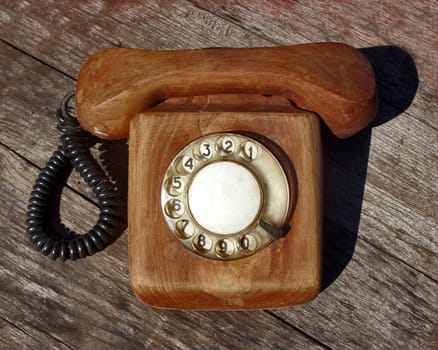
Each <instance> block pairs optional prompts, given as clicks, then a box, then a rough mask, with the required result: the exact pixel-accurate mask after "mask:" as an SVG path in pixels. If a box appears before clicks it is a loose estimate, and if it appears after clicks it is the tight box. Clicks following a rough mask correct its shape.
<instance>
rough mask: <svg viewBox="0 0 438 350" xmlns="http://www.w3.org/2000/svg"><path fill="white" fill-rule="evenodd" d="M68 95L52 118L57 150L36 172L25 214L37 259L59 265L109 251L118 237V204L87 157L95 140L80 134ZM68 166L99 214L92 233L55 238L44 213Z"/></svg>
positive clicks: (101, 172) (56, 234)
mask: <svg viewBox="0 0 438 350" xmlns="http://www.w3.org/2000/svg"><path fill="white" fill-rule="evenodd" d="M73 98H74V92H70V93H68V94H67V95H66V96H65V97H64V99H63V100H62V102H61V106H60V108H59V109H58V110H57V112H56V116H57V119H58V125H57V129H58V130H59V131H60V132H61V140H62V145H61V146H59V147H58V149H57V150H56V151H55V152H54V153H53V155H52V157H51V158H50V160H49V161H48V163H47V164H46V166H45V167H44V168H43V169H42V170H41V172H40V174H39V175H38V178H37V180H36V181H35V184H34V186H33V189H32V192H31V195H30V198H29V205H28V211H27V220H26V223H27V233H28V234H29V236H30V239H31V241H32V242H33V244H34V245H35V247H36V248H37V249H38V250H40V251H41V252H42V254H44V255H46V256H49V257H51V258H52V259H57V258H60V259H61V260H62V261H64V260H67V259H71V260H75V259H79V258H85V257H87V256H90V255H93V254H95V253H96V252H98V251H100V250H102V249H104V248H105V247H106V246H108V245H110V244H111V243H112V242H113V241H114V240H115V239H116V238H117V237H118V236H119V235H120V233H121V231H123V226H124V224H123V220H122V219H121V217H122V216H121V213H120V209H119V208H120V198H119V195H118V193H117V190H116V187H115V185H114V184H113V183H112V182H111V180H110V178H109V177H108V176H107V175H106V174H105V172H104V170H103V169H102V167H101V166H100V165H99V164H98V162H97V161H96V159H94V157H93V156H92V154H91V151H90V147H91V146H92V145H94V144H95V143H96V140H97V138H95V137H94V136H92V135H91V134H90V133H88V132H87V131H85V130H84V129H83V128H82V127H81V126H80V124H79V122H78V120H77V118H76V117H75V114H74V107H73V106H70V105H69V103H70V102H71V101H72V99H73ZM71 166H73V168H74V169H75V170H76V171H77V172H78V173H79V174H80V176H81V177H82V178H83V179H84V180H85V182H86V183H87V185H88V186H90V187H91V188H92V190H93V193H94V195H95V196H96V198H97V201H98V204H99V209H100V214H99V218H98V220H97V222H96V224H95V225H94V227H93V228H92V229H91V230H89V231H88V232H87V233H85V234H77V233H75V232H73V231H71V230H69V229H65V230H64V231H67V234H66V233H65V232H61V230H58V232H55V230H54V229H53V227H52V226H53V225H49V223H48V211H49V210H50V205H49V204H50V202H51V199H52V198H53V196H54V193H55V190H56V189H59V188H60V186H62V185H64V182H63V181H64V179H65V177H66V176H68V175H69V173H70V171H71Z"/></svg>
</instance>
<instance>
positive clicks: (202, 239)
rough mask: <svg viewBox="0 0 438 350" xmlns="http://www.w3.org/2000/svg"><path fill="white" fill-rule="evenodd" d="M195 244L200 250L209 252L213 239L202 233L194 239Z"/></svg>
mask: <svg viewBox="0 0 438 350" xmlns="http://www.w3.org/2000/svg"><path fill="white" fill-rule="evenodd" d="M193 246H194V247H195V249H196V250H197V251H198V252H201V253H205V252H208V251H209V250H210V249H211V247H212V246H213V241H212V240H211V238H210V237H208V236H207V235H204V234H201V235H199V236H198V237H196V238H195V239H194V242H193Z"/></svg>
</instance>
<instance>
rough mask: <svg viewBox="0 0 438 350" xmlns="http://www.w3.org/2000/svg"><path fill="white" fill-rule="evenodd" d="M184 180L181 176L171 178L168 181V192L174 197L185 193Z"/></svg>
mask: <svg viewBox="0 0 438 350" xmlns="http://www.w3.org/2000/svg"><path fill="white" fill-rule="evenodd" d="M184 186H185V183H184V180H183V178H182V177H181V176H171V177H169V178H168V179H167V184H166V188H167V192H168V193H169V194H171V195H172V196H176V195H178V194H181V193H183V191H184Z"/></svg>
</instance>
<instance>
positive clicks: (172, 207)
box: [165, 198, 184, 219]
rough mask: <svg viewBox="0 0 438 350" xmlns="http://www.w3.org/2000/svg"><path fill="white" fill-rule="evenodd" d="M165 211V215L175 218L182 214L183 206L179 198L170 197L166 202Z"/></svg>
mask: <svg viewBox="0 0 438 350" xmlns="http://www.w3.org/2000/svg"><path fill="white" fill-rule="evenodd" d="M165 211H166V214H167V216H170V217H171V218H173V219H177V218H179V217H181V216H182V215H183V214H184V206H183V203H182V201H181V200H180V199H178V198H174V199H170V200H168V201H167V203H166V207H165Z"/></svg>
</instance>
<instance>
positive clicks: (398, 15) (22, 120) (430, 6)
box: [0, 0, 438, 349]
mask: <svg viewBox="0 0 438 350" xmlns="http://www.w3.org/2000/svg"><path fill="white" fill-rule="evenodd" d="M203 3H205V4H206V9H202V8H196V7H195V6H192V5H191V4H190V3H188V2H183V1H172V2H168V1H148V2H136V1H129V2H111V3H106V2H104V1H93V2H75V3H74V5H73V4H72V3H71V2H67V1H59V2H58V1H56V2H55V1H45V2H36V1H28V2H24V1H2V2H1V3H0V38H1V39H2V40H3V41H5V42H6V43H9V44H11V45H12V46H13V47H16V48H18V49H19V50H14V49H13V48H11V47H9V46H7V45H2V46H1V48H0V54H1V55H2V59H1V60H0V66H1V68H0V70H1V74H0V80H1V88H2V90H1V107H0V117H1V119H0V123H1V126H0V135H1V136H0V141H1V143H2V144H4V145H7V148H8V152H9V150H10V151H12V152H13V154H15V155H16V156H18V158H16V157H15V155H14V157H13V158H12V159H13V163H14V162H17V163H20V162H21V159H23V160H25V162H26V163H25V164H27V165H29V166H30V168H19V171H17V172H16V174H17V175H15V176H16V178H20V177H22V173H25V172H26V171H29V174H31V169H34V168H33V166H32V165H31V164H36V165H38V166H42V165H43V164H44V163H45V161H46V160H47V159H48V157H49V155H50V153H51V151H52V150H53V148H54V145H55V144H56V143H57V137H58V136H57V133H56V131H55V127H54V122H53V120H54V119H53V112H54V110H55V109H56V107H57V105H58V102H59V100H60V99H61V98H62V96H63V95H64V94H65V92H66V91H68V90H70V89H72V88H73V80H72V79H70V78H68V77H66V76H65V75H63V74H62V73H64V74H67V75H69V76H70V77H73V76H76V74H77V72H78V70H79V67H80V65H81V64H82V62H83V61H84V60H85V59H86V58H87V57H88V55H90V54H92V53H94V52H96V51H97V50H98V49H101V48H104V47H108V46H111V45H114V46H116V45H117V46H118V45H122V46H127V47H140V48H144V49H188V48H202V47H211V46H228V47H256V46H257V47H258V46H272V45H280V44H281V45H291V44H297V43H305V42H309V41H312V42H320V41H339V42H345V43H347V44H349V45H352V46H354V47H369V46H378V47H371V48H367V49H366V50H363V51H362V52H364V51H366V52H365V53H366V55H367V57H368V58H369V59H371V60H372V65H373V69H374V71H375V74H376V78H377V85H378V90H379V97H380V98H379V111H378V116H377V119H376V121H375V123H374V124H373V125H372V126H373V127H372V128H367V129H365V130H364V131H362V132H361V133H359V134H358V135H357V136H354V137H352V138H350V139H348V140H338V139H336V138H334V137H333V136H331V135H330V133H328V132H326V131H325V130H324V129H323V130H322V131H323V148H324V178H325V188H324V192H325V196H324V197H325V199H324V212H325V217H324V236H325V240H324V248H323V251H324V264H323V283H325V286H326V287H325V288H326V289H325V290H324V291H323V292H322V293H321V294H320V295H319V297H318V298H317V299H316V300H315V301H314V302H312V303H311V304H309V305H307V306H305V307H295V308H290V309H285V310H282V312H281V314H279V313H278V312H277V311H276V312H274V313H272V315H274V316H275V317H276V319H279V320H283V321H281V322H280V323H278V322H277V321H276V319H271V318H270V320H271V321H269V322H268V324H267V325H265V326H262V324H261V323H260V322H261V321H262V319H263V318H265V317H266V313H256V317H255V318H251V317H252V316H251V315H252V314H253V313H252V312H251V313H244V314H242V316H236V315H234V314H230V315H229V314H227V313H225V314H222V313H219V314H217V313H206V314H203V313H201V314H199V313H186V312H183V313H179V312H175V313H173V312H171V314H172V315H174V316H172V317H171V318H169V314H168V313H167V312H165V311H163V312H156V313H149V309H148V308H141V310H138V311H136V312H132V309H136V307H137V306H138V305H139V304H136V301H135V298H134V297H133V296H132V292H131V290H130V287H129V283H128V280H127V276H125V274H126V273H127V271H126V266H127V258H126V255H125V254H126V249H127V245H126V237H122V238H121V239H120V240H119V241H118V243H117V244H116V245H115V246H112V247H111V248H109V249H110V250H109V251H108V252H106V251H105V252H103V253H101V255H99V256H97V257H96V258H92V259H89V260H87V261H86V262H82V263H78V264H75V266H79V265H80V266H82V267H80V268H79V267H76V268H74V269H73V272H76V273H77V274H76V275H74V276H75V279H79V280H85V281H90V282H86V284H87V285H84V286H83V287H81V288H80V291H76V290H75V289H74V288H73V287H72V286H71V284H68V282H67V280H66V279H65V278H67V277H69V276H73V275H71V273H72V272H69V271H68V268H63V267H62V265H57V264H55V265H53V263H51V262H50V261H46V260H44V259H43V260H40V257H39V256H38V255H37V254H36V253H34V252H33V250H32V249H31V248H30V246H29V245H28V242H27V240H25V238H24V237H22V236H21V234H22V233H23V232H24V227H23V226H20V225H21V221H20V220H19V218H18V217H17V216H13V214H14V213H15V212H17V211H18V213H21V215H24V208H23V209H19V208H20V207H18V209H17V203H18V204H19V203H24V202H26V201H27V195H23V196H22V197H16V196H14V195H12V194H9V192H8V194H7V195H6V196H4V197H3V196H2V201H3V202H4V203H6V204H7V205H4V207H8V208H10V207H13V209H10V210H8V211H6V212H5V213H4V215H5V216H4V218H6V222H7V225H6V226H4V225H2V226H1V229H0V230H1V232H2V238H4V240H6V242H8V245H6V246H5V245H4V244H3V245H2V247H1V251H2V254H4V252H8V255H7V256H8V257H9V258H8V261H10V263H8V265H7V266H6V267H4V268H2V270H1V271H2V273H3V271H7V273H8V276H11V277H10V280H14V279H16V278H17V277H16V276H20V275H23V274H25V273H27V275H26V274H25V276H27V277H26V278H25V279H23V280H22V281H23V282H22V283H21V284H13V285H12V286H11V287H10V288H11V289H9V293H10V294H11V295H13V296H11V297H10V298H9V299H8V301H7V302H2V303H1V306H0V314H1V316H2V317H6V316H5V315H7V316H8V318H7V320H8V322H4V323H2V327H3V326H4V328H2V329H1V331H0V332H2V334H1V336H0V338H1V339H2V340H3V343H0V344H1V346H2V347H5V348H8V347H11V348H17V345H16V344H25V345H23V346H22V347H26V346H28V347H32V348H47V347H48V346H49V347H53V348H63V347H65V345H63V343H62V341H63V340H64V341H65V342H66V343H67V344H68V345H69V346H71V347H73V348H81V347H82V348H96V347H97V348H99V347H107V348H111V347H112V346H114V347H119V346H118V345H120V346H124V345H126V344H129V347H130V348H144V347H147V346H148V344H150V346H152V347H154V348H193V347H195V346H198V347H202V345H201V342H203V341H205V340H206V339H210V338H209V335H210V334H211V332H210V331H212V330H213V328H214V326H213V324H214V322H215V320H216V319H217V318H219V319H221V320H222V321H221V322H219V324H220V329H221V332H220V333H219V339H218V341H217V342H214V341H212V340H211V339H210V343H208V345H210V347H212V348H221V346H222V347H223V348H226V347H227V344H228V343H227V339H228V338H227V334H228V333H231V336H230V337H231V339H232V341H233V345H232V347H234V348H243V347H244V344H245V342H248V341H254V342H255V343H256V345H254V346H253V347H260V348H288V349H290V348H297V349H300V348H302V349H305V348H309V347H310V348H311V347H312V345H309V344H306V342H302V341H301V340H302V338H301V337H300V336H299V335H296V334H297V333H289V331H287V330H285V328H281V326H280V325H285V324H289V325H290V326H292V327H293V329H298V330H299V334H302V335H305V336H306V339H309V337H312V338H314V339H316V341H317V342H318V344H319V345H320V346H322V347H324V348H333V349H344V348H345V349H346V348H348V349H351V348H357V349H369V348H375V349H394V348H404V349H419V348H421V349H423V348H426V349H429V348H432V342H433V339H437V332H436V331H435V333H434V332H433V328H434V327H435V329H436V325H437V324H438V321H437V319H436V314H438V312H437V309H436V302H435V300H436V299H437V292H436V291H437V284H436V281H437V279H438V271H437V264H436V256H437V252H438V248H437V245H438V244H437V234H436V233H437V231H436V227H437V221H436V218H437V217H438V214H437V209H436V208H437V206H436V198H437V192H438V189H437V186H436V184H437V183H438V181H437V173H438V172H437V171H436V164H437V161H436V154H437V149H436V145H437V142H436V135H437V133H436V129H437V124H436V122H437V120H438V119H437V118H436V116H437V113H438V110H437V106H438V104H436V96H437V85H436V84H437V80H436V79H435V76H436V74H434V70H435V67H436V66H437V64H438V59H437V50H436V49H435V48H436V46H437V37H436V35H435V34H434V31H433V28H434V26H433V22H434V21H435V18H436V11H437V7H436V6H435V5H434V2H431V1H410V2H395V1H386V0H384V1H378V2H368V3H367V5H366V6H365V5H364V4H363V3H362V2H360V1H349V2H342V3H341V2H336V3H334V2H327V1H316V2H312V3H298V2H288V3H287V2H283V1H269V2H267V1H263V2H262V1H260V2H257V3H255V2H252V1H251V2H249V1H248V2H246V1H239V3H235V4H233V6H230V5H229V4H228V3H227V2H225V1H223V2H221V5H223V6H222V7H219V6H217V7H216V4H213V2H211V3H207V2H203ZM197 5H198V6H199V7H201V6H202V4H201V3H200V2H199V4H197ZM225 10H227V11H228V12H224V11H225ZM376 14H378V15H376ZM385 45H392V46H390V47H387V46H385ZM379 46H380V47H379ZM400 47H401V48H402V49H401V48H400ZM20 50H21V51H20ZM410 57H412V58H413V59H414V60H415V61H413V60H412V58H410ZM38 60H40V62H38ZM417 73H418V76H417ZM414 96H415V97H414ZM5 101H6V102H5ZM26 125H29V126H30V127H29V128H26V127H25V126H26ZM106 145H110V144H106ZM122 146H123V144H122ZM15 152H16V153H15ZM126 154H127V150H126V148H125V147H121V148H120V149H118V150H117V151H116V152H110V154H109V155H108V156H107V159H109V160H112V161H113V162H114V164H115V165H116V166H115V167H114V168H113V169H117V168H123V167H124V165H123V164H124V161H123V160H124V159H125V162H126ZM1 169H2V168H1ZM122 172H123V171H122ZM31 177H33V176H30V177H29V178H26V179H28V180H25V181H26V188H28V189H30V187H31V182H32V180H33V179H31ZM125 181H126V173H125ZM16 182H17V181H15V180H14V182H13V185H12V186H13V187H15V186H18V185H17V184H16ZM3 183H4V182H2V186H1V188H2V190H3ZM69 183H70V184H71V185H72V186H73V187H74V189H75V190H76V191H82V190H83V192H82V193H84V194H85V195H87V190H86V189H85V187H84V186H83V184H82V182H80V181H79V180H78V179H77V178H76V177H75V175H74V174H72V176H71V178H70V179H69ZM15 192H16V191H14V193H15ZM88 198H90V199H92V197H88ZM76 200H77V201H78V202H76ZM74 203H76V204H74ZM82 205H83V204H82V202H81V201H80V199H79V198H77V199H75V200H74V201H72V202H70V208H71V210H80V208H81V206H82ZM79 213H80V215H79V216H80V219H81V221H83V223H82V224H83V225H84V226H83V228H85V227H86V226H87V227H88V225H86V223H89V224H90V225H91V224H92V221H93V218H92V217H91V215H90V213H87V211H85V212H83V211H79ZM81 227H82V226H80V227H79V228H81ZM14 237H20V238H22V239H23V240H22V241H21V243H20V244H18V245H17V244H12V243H9V241H11V240H12V238H14ZM11 242H12V241H11ZM107 254H108V255H107ZM101 256H102V257H103V256H111V257H112V259H109V260H107V259H104V260H103V261H102V259H101V258H100V257H101ZM21 257H22V258H21ZM5 259H6V258H2V259H0V261H1V262H2V263H4V261H5ZM17 261H19V262H20V263H18V264H17V263H16V262H17ZM27 264H31V265H32V264H37V265H36V267H35V268H34V269H32V270H31V271H32V272H30V273H29V272H27V271H28V270H29V269H25V266H27ZM2 266H4V265H2ZM32 266H34V265H32ZM69 266H70V265H69ZM113 266H115V267H113ZM42 269H47V270H48V271H50V274H49V276H50V277H51V280H54V281H55V282H56V280H58V282H56V283H55V282H52V283H51V284H50V286H51V288H60V287H61V288H62V289H61V290H62V291H63V294H62V295H64V297H63V299H61V300H59V299H60V296H58V295H53V294H46V295H45V297H44V299H43V300H45V303H46V305H55V307H54V308H53V309H49V308H43V309H36V308H34V307H33V306H29V304H25V303H24V301H25V300H26V299H32V300H40V299H38V298H35V294H34V292H32V291H29V290H26V289H24V288H23V287H22V285H23V286H24V287H25V286H26V285H28V284H29V283H30V282H32V283H33V284H31V285H32V286H34V285H35V284H37V285H38V286H40V285H42V286H44V285H47V283H48V282H47V281H46V280H47V278H46V276H42V275H41V272H40V271H41V270H42ZM90 269H91V270H92V271H97V272H94V274H97V275H98V276H102V278H101V279H100V280H99V281H101V282H99V283H97V284H96V283H94V282H95V281H94V280H93V282H91V280H90V278H91V277H90ZM109 271H111V273H108V272H109ZM113 275H116V276H118V277H117V278H116V279H114V278H113ZM1 276H4V274H2V275H1ZM61 276H63V277H62V278H61ZM119 276H120V277H119ZM122 276H124V277H122ZM8 281H9V280H8ZM111 281H113V282H111ZM114 281H117V283H116V285H117V288H112V286H113V285H114V283H115V282H114ZM324 281H325V282H324ZM1 285H2V288H1V291H2V293H3V294H2V295H5V292H4V290H5V288H4V287H3V286H8V285H9V282H7V283H6V282H5V283H3V280H2V284H1ZM91 286H96V288H95V292H94V294H101V293H102V294H104V295H106V296H107V297H106V300H107V301H106V302H105V303H96V304H94V305H91V304H87V307H81V306H80V305H81V304H80V302H81V301H82V300H83V299H84V298H85V295H87V291H88V294H90V292H89V291H90V288H91ZM108 289H109V290H108ZM36 290H38V289H36ZM130 298H132V299H130ZM85 299H86V298H85ZM26 305H27V306H26ZM135 305H137V306H135ZM377 306H378V307H377ZM124 307H125V310H128V311H127V312H126V311H119V310H123V308H124ZM57 309H61V310H63V311H62V312H63V313H64V314H65V315H67V316H66V320H67V321H65V320H64V318H61V317H60V318H57V315H59V312H58V311H56V310H57ZM38 310H41V312H37V311H38ZM77 310H79V311H77ZM90 310H96V312H97V313H102V314H105V315H109V316H104V319H105V320H107V321H105V322H102V321H100V320H102V318H99V319H97V318H96V314H97V313H92V312H91V311H90ZM105 310H106V311H105ZM145 310H146V311H145ZM62 312H61V315H62ZM131 314H132V315H134V316H133V317H134V318H135V319H136V320H137V321H136V322H138V323H137V326H136V327H133V329H134V332H133V331H132V327H131V328H123V337H124V339H125V340H124V341H120V338H119V337H120V335H118V337H113V336H112V335H111V334H112V330H113V329H114V328H115V329H117V328H118V327H120V325H123V324H124V323H125V319H127V318H129V315H131ZM84 315H85V316H84ZM248 317H250V318H249V322H250V323H252V324H254V325H255V326H257V327H258V328H257V327H256V328H257V329H256V328H253V327H249V326H248V323H247V320H248ZM47 319H49V320H51V321H52V323H47V321H45V320H47ZM56 320H58V321H56ZM88 320H92V322H89V321H88ZM271 323H272V327H271V326H270V324H271ZM149 324H152V327H150V328H149V327H148V325H149ZM321 325H323V326H321ZM102 327H106V328H105V330H104V331H103V330H101V329H102ZM242 327H243V329H242ZM263 327H266V328H263ZM278 327H280V328H278ZM239 328H241V331H240V332H239ZM260 329H266V332H261V331H260ZM3 332H6V335H5V336H3V334H5V333H3ZM238 333H239V334H238ZM434 334H435V336H434ZM270 335H272V337H271V336H270ZM215 336H216V337H217V334H216V333H215ZM137 337H140V339H145V340H144V341H143V340H141V341H139V342H137V341H135V339H137ZM142 337H144V338H142ZM237 338H239V340H237ZM83 339H86V341H85V340H83ZM105 339H108V341H107V342H106V343H104V340H105ZM242 339H244V340H242ZM285 339H287V340H285ZM117 341H120V343H117ZM222 343H223V344H225V345H221V344H222ZM47 344H48V345H47ZM78 344H79V345H78ZM83 344H85V345H83ZM112 344H115V345H112ZM257 344H258V345H257ZM81 345H82V346H81ZM126 346H128V345H126ZM313 346H314V345H313ZM228 347H229V346H228Z"/></svg>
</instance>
